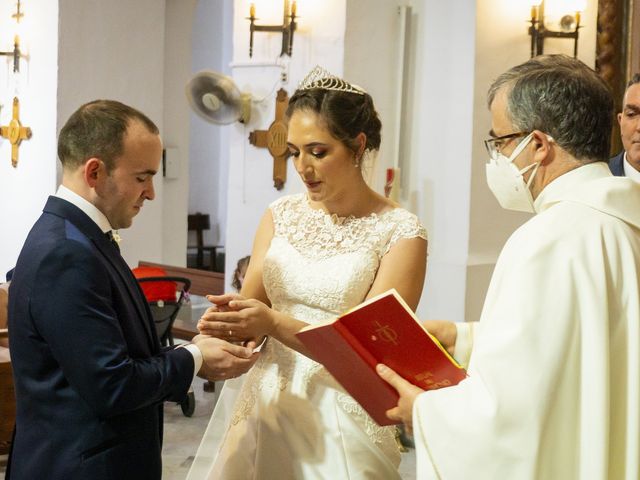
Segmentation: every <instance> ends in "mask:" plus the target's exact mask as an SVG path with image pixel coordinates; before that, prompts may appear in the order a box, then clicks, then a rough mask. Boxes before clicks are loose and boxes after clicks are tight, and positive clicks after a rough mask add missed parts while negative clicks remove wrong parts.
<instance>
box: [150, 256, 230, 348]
mask: <svg viewBox="0 0 640 480" xmlns="http://www.w3.org/2000/svg"><path fill="white" fill-rule="evenodd" d="M138 266H140V267H159V268H162V269H163V270H164V271H165V272H167V275H170V276H176V277H185V278H188V279H189V280H191V288H190V289H189V293H191V294H193V295H202V296H205V295H210V294H214V295H219V294H221V293H224V274H223V273H218V272H210V271H208V270H198V269H195V268H185V267H174V266H172V265H163V264H161V263H151V262H145V261H140V262H138ZM171 333H172V334H173V336H174V338H180V339H183V340H191V339H192V338H193V337H194V336H195V335H197V334H198V330H197V329H196V326H195V324H194V323H193V322H189V321H185V320H184V319H182V318H180V315H178V318H177V319H176V321H175V322H174V323H173V328H172V329H171Z"/></svg>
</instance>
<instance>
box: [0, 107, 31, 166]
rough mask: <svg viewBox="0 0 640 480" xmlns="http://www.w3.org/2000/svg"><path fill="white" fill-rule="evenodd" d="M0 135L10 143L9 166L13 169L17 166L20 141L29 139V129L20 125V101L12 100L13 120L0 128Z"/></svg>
mask: <svg viewBox="0 0 640 480" xmlns="http://www.w3.org/2000/svg"><path fill="white" fill-rule="evenodd" d="M0 135H2V136H3V137H4V138H8V139H9V142H11V165H13V168H16V167H17V166H18V147H19V146H20V143H21V142H22V140H28V139H29V138H31V129H30V128H29V127H23V126H22V124H21V123H20V101H19V100H18V97H14V98H13V118H12V119H11V122H9V125H7V126H4V127H0Z"/></svg>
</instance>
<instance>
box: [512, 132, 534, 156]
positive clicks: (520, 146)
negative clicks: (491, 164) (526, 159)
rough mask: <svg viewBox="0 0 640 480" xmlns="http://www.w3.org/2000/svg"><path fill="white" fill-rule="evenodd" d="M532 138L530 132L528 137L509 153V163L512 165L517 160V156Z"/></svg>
mask: <svg viewBox="0 0 640 480" xmlns="http://www.w3.org/2000/svg"><path fill="white" fill-rule="evenodd" d="M532 138H533V132H531V133H530V134H529V135H527V136H526V137H525V138H524V139H523V140H522V141H521V142H520V143H519V144H518V146H517V147H516V149H515V150H514V151H513V152H512V153H511V156H510V157H509V162H511V163H513V161H514V160H515V159H516V158H518V155H520V153H522V151H523V150H524V149H525V148H526V146H527V145H529V142H530V141H531V139H532Z"/></svg>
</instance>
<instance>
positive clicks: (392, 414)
mask: <svg viewBox="0 0 640 480" xmlns="http://www.w3.org/2000/svg"><path fill="white" fill-rule="evenodd" d="M376 371H377V372H378V375H380V377H381V378H382V379H383V380H384V381H385V382H387V383H388V384H389V385H391V386H392V387H393V388H395V389H396V390H397V391H398V395H400V399H399V400H398V405H397V406H396V407H394V408H392V409H390V410H387V417H388V418H389V419H391V420H395V421H398V422H402V423H404V424H405V426H406V427H407V433H408V434H410V435H412V434H413V403H414V402H415V401H416V397H417V396H418V395H420V394H421V393H422V392H424V390H422V389H421V388H418V387H416V386H415V385H413V384H412V383H409V382H407V381H406V380H405V379H404V378H402V377H401V376H400V375H398V374H397V373H396V372H394V371H393V370H391V369H390V368H389V367H387V366H386V365H383V364H381V363H380V364H378V366H377V367H376Z"/></svg>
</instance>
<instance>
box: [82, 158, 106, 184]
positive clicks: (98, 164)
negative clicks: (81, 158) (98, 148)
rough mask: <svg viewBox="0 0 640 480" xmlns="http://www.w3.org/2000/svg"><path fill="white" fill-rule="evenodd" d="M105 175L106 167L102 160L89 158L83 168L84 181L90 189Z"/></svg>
mask: <svg viewBox="0 0 640 480" xmlns="http://www.w3.org/2000/svg"><path fill="white" fill-rule="evenodd" d="M106 174H107V167H106V165H105V164H104V162H103V161H102V160H100V159H99V158H96V157H91V158H90V159H88V160H87V161H86V162H84V166H83V176H84V181H85V182H86V183H87V185H89V186H90V187H91V188H96V185H97V184H98V182H99V180H100V177H101V176H103V175H106Z"/></svg>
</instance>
